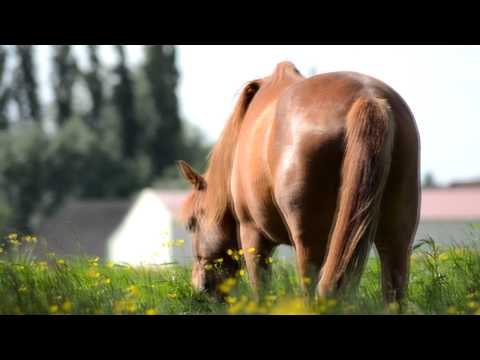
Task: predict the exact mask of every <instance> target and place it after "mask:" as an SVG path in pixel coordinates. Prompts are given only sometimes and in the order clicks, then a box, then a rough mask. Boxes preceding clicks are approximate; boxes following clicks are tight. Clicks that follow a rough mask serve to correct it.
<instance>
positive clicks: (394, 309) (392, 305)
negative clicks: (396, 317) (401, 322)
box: [388, 302, 400, 313]
mask: <svg viewBox="0 0 480 360" xmlns="http://www.w3.org/2000/svg"><path fill="white" fill-rule="evenodd" d="M399 309H400V305H398V303H396V302H393V303H390V304H388V311H390V312H392V313H397V312H398V310H399Z"/></svg>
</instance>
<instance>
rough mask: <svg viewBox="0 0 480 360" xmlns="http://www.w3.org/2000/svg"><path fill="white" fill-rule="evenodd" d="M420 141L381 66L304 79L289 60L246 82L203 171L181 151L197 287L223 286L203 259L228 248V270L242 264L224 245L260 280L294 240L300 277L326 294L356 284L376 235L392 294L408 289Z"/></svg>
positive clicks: (386, 285) (416, 214) (386, 283)
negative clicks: (377, 73) (374, 71)
mask: <svg viewBox="0 0 480 360" xmlns="http://www.w3.org/2000/svg"><path fill="white" fill-rule="evenodd" d="M419 147H420V141H419V134H418V130H417V127H416V124H415V120H414V117H413V115H412V113H411V112H410V110H409V108H408V106H407V104H406V103H405V102H404V101H403V99H402V98H401V97H400V96H399V95H398V94H397V93H396V92H395V91H394V90H393V89H391V88H390V87H389V86H387V85H386V84H384V83H383V82H381V81H379V80H377V79H374V78H372V77H369V76H366V75H362V74H359V73H354V72H334V73H327V74H321V75H317V76H313V77H311V78H305V77H303V76H302V75H301V74H300V73H299V72H298V70H297V69H296V68H295V66H294V65H293V64H292V63H290V62H282V63H280V64H278V65H277V67H276V69H275V71H274V72H273V74H272V75H270V76H268V77H265V78H262V79H258V80H254V81H251V82H249V83H248V84H247V85H246V86H245V87H244V89H243V91H242V93H241V95H240V97H239V99H238V102H237V104H236V106H235V108H234V111H233V113H232V115H231V117H230V119H229V120H228V122H227V124H226V126H225V128H224V130H223V133H222V135H221V136H220V139H219V141H218V143H217V144H216V145H215V146H214V148H213V150H212V153H211V156H210V159H209V164H208V169H207V171H206V173H205V174H204V175H203V176H201V175H199V174H197V173H196V172H195V171H194V170H193V169H192V168H191V167H190V166H189V165H188V164H186V163H185V162H183V161H180V162H179V167H180V170H181V172H182V173H183V175H184V177H185V178H186V179H187V180H189V181H190V182H191V184H192V185H193V191H192V193H191V194H190V196H189V198H188V199H187V200H186V203H185V204H184V208H183V215H184V219H185V221H186V222H187V223H188V227H189V229H190V230H191V231H192V232H193V246H194V254H195V259H194V266H193V274H192V282H193V285H194V287H195V288H196V289H199V290H206V291H211V292H215V288H216V285H217V284H218V282H219V281H221V276H219V275H218V274H217V275H216V273H215V272H213V271H206V270H205V265H206V264H207V263H209V262H212V261H214V259H216V258H220V257H223V258H225V259H226V262H225V263H224V268H225V269H227V271H226V272H225V273H224V275H223V276H230V275H231V274H232V273H233V272H234V271H235V270H236V266H237V265H236V263H235V262H234V261H232V260H231V259H230V260H229V257H228V256H226V255H225V252H226V251H227V250H228V249H237V248H239V247H242V248H243V249H244V256H245V262H246V266H247V271H248V274H249V278H250V281H251V282H252V284H253V285H254V289H258V288H259V286H260V285H262V284H263V281H264V280H265V279H264V277H263V275H262V274H264V273H267V274H268V269H269V266H268V265H267V264H266V263H265V261H264V259H267V258H269V257H270V256H271V254H272V252H273V250H274V249H275V247H276V246H277V245H280V244H288V245H291V246H293V247H294V248H295V251H296V257H297V263H298V271H299V275H300V278H301V279H302V285H303V288H304V289H306V290H313V286H315V285H316V286H317V294H318V295H320V296H324V295H327V294H330V293H336V292H337V291H339V290H342V289H344V288H345V286H346V285H347V284H350V285H352V286H353V285H355V284H358V281H359V279H360V276H361V274H362V271H363V269H364V264H365V259H366V258H367V256H368V254H369V250H370V248H371V244H372V243H374V244H375V247H376V249H377V250H378V254H379V257H380V261H381V270H382V288H383V292H384V296H385V299H386V300H387V301H399V300H401V299H402V297H403V296H404V293H405V290H406V286H407V282H408V272H409V259H410V253H411V245H412V242H413V238H414V234H415V232H416V228H417V223H418V217H419V192H420V185H419V184H420V181H419V163H420V160H419ZM249 248H255V253H254V254H251V253H250V252H248V251H246V250H247V249H249ZM305 279H310V281H305ZM310 282H311V283H312V284H313V286H312V287H310V286H307V284H308V283H310Z"/></svg>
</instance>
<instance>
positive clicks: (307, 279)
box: [303, 276, 312, 285]
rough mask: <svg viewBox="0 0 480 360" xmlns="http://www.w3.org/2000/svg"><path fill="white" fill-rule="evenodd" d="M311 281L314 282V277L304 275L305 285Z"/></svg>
mask: <svg viewBox="0 0 480 360" xmlns="http://www.w3.org/2000/svg"><path fill="white" fill-rule="evenodd" d="M311 282H312V279H310V278H309V277H308V276H304V277H303V283H304V284H305V285H308V284H310V283H311Z"/></svg>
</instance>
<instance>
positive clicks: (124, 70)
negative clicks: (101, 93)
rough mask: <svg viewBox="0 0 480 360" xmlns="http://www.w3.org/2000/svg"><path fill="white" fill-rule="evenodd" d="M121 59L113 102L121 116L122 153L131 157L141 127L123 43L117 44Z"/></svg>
mask: <svg viewBox="0 0 480 360" xmlns="http://www.w3.org/2000/svg"><path fill="white" fill-rule="evenodd" d="M115 50H116V51H117V54H118V57H119V61H118V64H117V66H116V67H115V69H114V72H115V73H116V74H117V76H118V78H119V80H118V83H117V84H116V85H115V86H114V88H113V102H114V104H115V107H116V109H117V112H118V115H119V118H120V123H121V125H120V134H121V138H122V155H123V156H124V157H125V158H128V159H131V158H133V157H134V156H135V154H136V150H137V145H138V144H137V141H138V137H139V132H140V127H139V124H138V120H137V117H136V111H135V93H134V85H133V81H132V78H131V74H130V71H129V69H128V67H127V64H126V55H125V49H124V47H123V46H122V45H116V46H115Z"/></svg>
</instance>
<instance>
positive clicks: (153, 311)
mask: <svg viewBox="0 0 480 360" xmlns="http://www.w3.org/2000/svg"><path fill="white" fill-rule="evenodd" d="M145 315H158V311H157V310H155V309H147V310H145Z"/></svg>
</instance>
